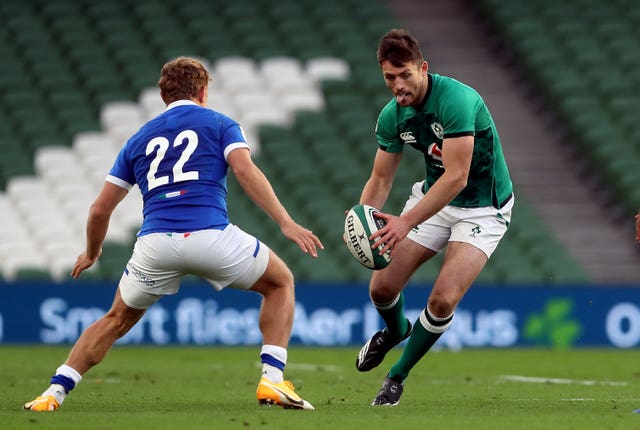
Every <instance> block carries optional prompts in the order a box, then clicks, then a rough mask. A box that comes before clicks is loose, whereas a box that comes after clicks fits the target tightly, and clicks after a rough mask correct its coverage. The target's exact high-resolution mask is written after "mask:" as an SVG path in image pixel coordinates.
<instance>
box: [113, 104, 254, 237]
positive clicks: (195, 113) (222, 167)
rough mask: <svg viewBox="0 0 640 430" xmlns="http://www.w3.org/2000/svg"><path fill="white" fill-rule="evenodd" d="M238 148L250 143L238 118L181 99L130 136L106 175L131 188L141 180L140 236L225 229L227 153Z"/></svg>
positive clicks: (226, 222) (226, 214)
mask: <svg viewBox="0 0 640 430" xmlns="http://www.w3.org/2000/svg"><path fill="white" fill-rule="evenodd" d="M239 147H241V148H248V145H247V143H246V140H245V137H244V134H243V132H242V129H241V128H240V125H239V124H238V123H237V122H235V121H234V120H232V119H231V118H229V117H227V116H225V115H223V114H221V113H219V112H216V111H213V110H211V109H208V108H204V107H201V106H199V105H197V104H196V103H194V102H192V101H189V100H180V101H177V102H174V103H171V104H170V105H169V106H168V107H167V110H165V111H164V112H163V113H162V114H160V115H158V116H157V117H156V118H154V119H152V120H150V121H149V122H147V123H146V124H145V125H143V126H142V127H141V128H140V130H139V131H138V132H137V133H136V134H134V135H133V136H132V137H131V138H130V139H129V140H128V141H127V143H126V144H125V145H124V146H123V147H122V149H121V150H120V153H119V154H118V156H117V157H116V160H115V162H114V165H113V167H112V168H111V170H110V172H109V175H108V176H107V179H106V180H107V181H109V182H111V183H113V184H115V185H118V186H121V187H123V188H127V189H129V188H131V187H132V186H133V185H134V184H138V187H139V188H140V191H141V192H142V199H143V222H142V227H141V229H140V231H139V232H138V236H142V235H145V234H149V233H155V232H190V231H196V230H203V229H223V228H224V227H226V226H227V225H228V224H229V217H228V213H227V201H226V197H227V184H226V178H227V171H228V168H229V165H228V164H227V162H226V159H225V156H226V155H227V154H228V153H229V152H231V151H232V150H234V149H236V148H239Z"/></svg>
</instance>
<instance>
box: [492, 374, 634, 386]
mask: <svg viewBox="0 0 640 430" xmlns="http://www.w3.org/2000/svg"><path fill="white" fill-rule="evenodd" d="M499 379H501V380H503V381H513V382H528V383H532V384H577V385H609V386H614V387H622V386H625V385H628V383H627V382H618V381H592V380H588V379H565V378H543V377H535V376H522V375H500V376H499Z"/></svg>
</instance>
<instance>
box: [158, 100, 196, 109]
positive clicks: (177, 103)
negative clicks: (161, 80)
mask: <svg viewBox="0 0 640 430" xmlns="http://www.w3.org/2000/svg"><path fill="white" fill-rule="evenodd" d="M178 106H199V105H198V104H197V103H196V102H194V101H192V100H176V101H175V102H172V103H170V104H169V105H168V106H167V108H166V109H165V110H164V111H165V112H166V111H168V110H169V109H173V108H174V107H178Z"/></svg>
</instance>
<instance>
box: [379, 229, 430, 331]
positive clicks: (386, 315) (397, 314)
mask: <svg viewBox="0 0 640 430" xmlns="http://www.w3.org/2000/svg"><path fill="white" fill-rule="evenodd" d="M435 254H436V253H435V252H434V251H432V250H430V249H426V248H424V247H423V246H421V245H418V244H417V243H415V242H414V241H412V240H410V239H405V240H403V241H402V242H400V244H399V245H398V247H397V249H396V253H395V256H394V258H393V260H392V262H391V264H389V266H388V267H387V268H386V269H384V270H380V271H377V272H374V273H373V275H372V277H371V283H370V284H369V295H370V297H371V301H372V302H373V304H374V306H375V307H376V309H377V310H378V313H379V314H380V316H381V317H382V319H383V320H384V322H385V325H386V327H387V331H388V332H389V334H390V335H391V336H392V338H398V339H399V338H401V337H403V336H404V335H405V334H406V332H407V319H406V317H405V316H404V296H403V295H402V290H403V289H404V287H405V286H406V284H407V282H408V281H409V279H410V277H411V275H413V273H414V272H415V271H416V269H417V268H418V267H420V266H421V265H422V264H423V263H424V262H426V261H427V260H429V259H430V258H431V257H433V256H434V255H435Z"/></svg>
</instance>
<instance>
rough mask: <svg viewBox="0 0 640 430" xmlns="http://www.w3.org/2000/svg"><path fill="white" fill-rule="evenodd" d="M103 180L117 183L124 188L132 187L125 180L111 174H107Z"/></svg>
mask: <svg viewBox="0 0 640 430" xmlns="http://www.w3.org/2000/svg"><path fill="white" fill-rule="evenodd" d="M105 181H107V182H111V183H112V184H113V185H117V186H119V187H120V188H124V189H125V190H130V189H131V187H133V185H131V184H130V183H128V182H127V181H123V180H122V179H120V178H118V177H116V176H113V175H107V177H106V178H105Z"/></svg>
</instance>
